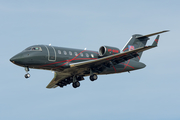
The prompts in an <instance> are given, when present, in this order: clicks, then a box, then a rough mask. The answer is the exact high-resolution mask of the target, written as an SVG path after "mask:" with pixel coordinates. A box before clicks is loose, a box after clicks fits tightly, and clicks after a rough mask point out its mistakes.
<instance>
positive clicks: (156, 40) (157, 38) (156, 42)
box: [152, 35, 160, 47]
mask: <svg viewBox="0 0 180 120" xmlns="http://www.w3.org/2000/svg"><path fill="white" fill-rule="evenodd" d="M159 36H160V35H158V36H157V37H156V39H155V40H154V42H153V44H152V46H153V47H156V46H157V44H158V41H159Z"/></svg>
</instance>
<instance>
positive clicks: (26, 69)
mask: <svg viewBox="0 0 180 120" xmlns="http://www.w3.org/2000/svg"><path fill="white" fill-rule="evenodd" d="M25 71H26V72H27V74H25V75H24V77H25V78H29V77H30V76H31V75H30V74H29V73H28V71H29V67H25Z"/></svg>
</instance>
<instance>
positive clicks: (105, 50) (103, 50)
mask: <svg viewBox="0 0 180 120" xmlns="http://www.w3.org/2000/svg"><path fill="white" fill-rule="evenodd" d="M117 53H120V50H119V49H118V48H116V47H110V46H101V47H100V49H99V55H100V56H101V57H105V56H108V55H113V54H117Z"/></svg>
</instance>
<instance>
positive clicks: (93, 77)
mask: <svg viewBox="0 0 180 120" xmlns="http://www.w3.org/2000/svg"><path fill="white" fill-rule="evenodd" d="M97 78H98V76H97V75H96V74H92V75H90V77H89V79H90V80H91V81H94V80H97Z"/></svg>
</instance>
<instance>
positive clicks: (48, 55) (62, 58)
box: [10, 45, 145, 74]
mask: <svg viewBox="0 0 180 120" xmlns="http://www.w3.org/2000/svg"><path fill="white" fill-rule="evenodd" d="M98 58H100V56H99V54H98V52H96V51H90V50H81V49H72V48H64V47H55V46H48V45H34V46H30V47H28V48H26V49H25V50H23V51H22V52H20V53H19V54H17V55H15V56H14V57H12V58H11V59H10V61H11V62H13V63H14V64H16V65H19V66H22V67H28V68H34V69H44V70H52V71H59V72H60V71H63V70H64V69H66V68H69V67H70V66H69V64H71V63H76V62H82V61H87V60H95V59H98ZM144 67H145V64H143V63H141V62H136V61H134V60H127V61H126V62H123V63H120V64H117V65H113V66H112V67H110V68H106V69H105V70H103V72H101V73H100V74H112V73H120V72H127V71H131V70H136V69H140V68H144ZM79 74H80V73H79Z"/></svg>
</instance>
